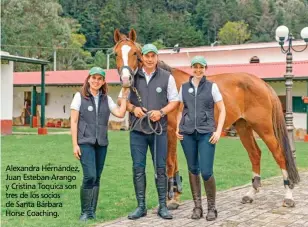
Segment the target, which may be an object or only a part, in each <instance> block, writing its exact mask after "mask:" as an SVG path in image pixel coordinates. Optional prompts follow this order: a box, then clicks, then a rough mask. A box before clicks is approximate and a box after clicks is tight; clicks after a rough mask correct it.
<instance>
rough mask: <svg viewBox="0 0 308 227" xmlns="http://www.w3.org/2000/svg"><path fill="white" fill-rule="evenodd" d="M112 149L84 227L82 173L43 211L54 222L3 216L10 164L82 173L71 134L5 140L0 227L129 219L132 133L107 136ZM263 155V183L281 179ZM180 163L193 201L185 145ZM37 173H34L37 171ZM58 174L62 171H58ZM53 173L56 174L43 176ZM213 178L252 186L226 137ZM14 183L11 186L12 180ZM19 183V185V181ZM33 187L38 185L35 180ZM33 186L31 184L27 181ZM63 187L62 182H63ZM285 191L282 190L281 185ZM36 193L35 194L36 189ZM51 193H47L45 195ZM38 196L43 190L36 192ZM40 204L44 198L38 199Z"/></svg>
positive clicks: (302, 163)
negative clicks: (95, 205)
mask: <svg viewBox="0 0 308 227" xmlns="http://www.w3.org/2000/svg"><path fill="white" fill-rule="evenodd" d="M109 140H110V142H111V143H110V145H109V148H108V154H107V159H106V163H105V168H104V171H103V174H102V179H101V190H100V200H99V204H98V210H97V221H96V222H94V221H91V222H88V223H87V224H81V223H79V221H78V217H79V213H80V203H79V186H80V184H81V180H82V173H81V172H79V173H67V175H71V176H76V177H77V180H76V181H75V182H73V183H74V184H76V185H77V189H74V190H53V192H54V193H59V194H60V196H61V199H60V200H59V199H50V201H54V202H63V207H62V208H45V209H48V210H53V211H58V212H59V214H60V216H59V217H58V218H53V217H7V216H4V215H5V211H6V209H7V208H6V207H5V204H6V202H7V201H8V200H9V199H7V198H5V185H6V184H7V183H8V182H7V181H5V178H6V171H5V168H6V166H7V165H18V166H22V165H24V166H25V165H31V164H33V165H37V166H40V165H42V164H49V165H69V164H70V165H73V166H78V167H79V168H80V164H79V161H77V160H76V159H74V157H73V155H72V148H71V138H70V135H48V136H36V135H34V136H33V135H31V136H30V135H13V136H6V137H2V167H1V168H2V172H1V177H2V186H1V187H2V188H1V189H2V192H1V193H2V201H1V202H2V208H1V209H2V226H8V227H11V226H12V227H13V226H14V227H15V226H27V227H28V226H48V227H53V226H54V227H56V226H72V227H73V226H74V227H75V226H76V227H78V226H89V225H91V224H94V223H99V222H104V221H108V220H112V219H115V218H117V217H121V216H126V215H127V214H128V213H129V212H130V211H132V210H133V209H134V208H135V206H136V201H135V195H134V189H133V182H132V168H131V166H132V160H131V157H130V151H129V137H128V132H113V131H111V132H109ZM258 143H259V145H260V148H261V150H262V151H263V153H262V164H261V168H262V170H261V171H262V172H261V174H262V178H268V177H271V176H277V175H280V169H279V168H278V167H277V165H276V163H275V162H274V159H273V158H272V155H271V153H270V152H268V151H267V148H266V147H265V145H264V144H263V143H262V142H261V141H258ZM178 148H179V149H178V159H179V166H180V173H181V175H182V176H183V187H184V192H183V195H182V197H181V199H182V200H188V199H191V194H190V189H189V182H188V178H187V165H186V161H185V158H184V154H183V151H182V148H181V146H180V145H179V146H178ZM296 149H297V151H296V152H297V164H298V167H299V169H301V170H307V169H308V155H307V151H308V144H307V143H304V142H297V143H296ZM149 153H150V152H148V159H147V163H148V165H147V195H146V197H147V205H148V208H153V207H155V206H156V205H157V193H156V188H155V186H154V172H153V165H152V163H151V159H150V154H149ZM34 173H35V172H34ZM56 173H57V174H58V175H60V172H56ZM42 174H44V175H46V174H49V175H50V174H52V173H42ZM215 176H216V181H217V187H218V190H223V189H227V188H231V187H234V186H239V185H243V184H246V183H249V182H250V180H251V165H250V161H249V160H248V155H247V153H246V151H245V150H244V149H243V146H242V145H241V143H240V141H239V140H237V139H227V138H222V139H221V140H220V142H219V144H218V145H217V149H216V157H215ZM12 182H13V181H12ZM19 182H20V181H19ZM34 182H35V181H34ZM28 183H29V181H28ZM58 183H59V181H58ZM63 184H64V183H63ZM281 187H283V186H281ZM30 191H31V190H11V189H9V191H8V192H10V193H14V192H15V193H22V192H26V193H29V192H30ZM32 191H33V190H32ZM45 191H46V192H48V190H44V192H45ZM37 192H39V193H41V192H42V190H41V191H37ZM11 200H12V201H16V200H22V201H35V199H14V200H13V199H11ZM39 200H42V199H39ZM28 209H31V210H39V209H42V208H11V210H13V211H21V210H28Z"/></svg>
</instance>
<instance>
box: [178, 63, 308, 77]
mask: <svg viewBox="0 0 308 227" xmlns="http://www.w3.org/2000/svg"><path fill="white" fill-rule="evenodd" d="M179 69H181V70H183V71H185V72H187V73H191V68H190V67H188V66H186V67H179ZM237 72H246V73H250V74H253V75H256V76H258V77H259V78H262V79H266V78H283V77H284V74H285V73H286V63H284V62H277V63H252V64H234V65H213V66H209V67H208V69H207V72H206V73H207V74H208V75H214V74H220V73H237ZM293 75H294V77H307V79H308V61H298V62H293Z"/></svg>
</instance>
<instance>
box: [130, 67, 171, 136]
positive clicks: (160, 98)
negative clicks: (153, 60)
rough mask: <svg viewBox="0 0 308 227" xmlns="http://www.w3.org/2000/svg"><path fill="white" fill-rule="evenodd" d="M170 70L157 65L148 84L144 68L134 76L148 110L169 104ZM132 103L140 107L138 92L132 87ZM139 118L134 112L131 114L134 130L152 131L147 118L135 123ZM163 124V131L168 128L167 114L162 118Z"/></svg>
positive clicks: (135, 84)
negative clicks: (140, 122)
mask: <svg viewBox="0 0 308 227" xmlns="http://www.w3.org/2000/svg"><path fill="white" fill-rule="evenodd" d="M169 77H170V72H168V71H166V70H164V69H162V68H159V67H157V69H156V71H155V73H154V74H153V75H152V77H151V79H150V81H149V83H148V84H147V82H146V78H145V75H144V74H143V72H142V70H139V71H138V72H137V74H136V75H135V78H134V86H135V87H136V89H137V90H138V92H139V95H140V96H141V99H142V105H143V107H145V108H146V109H147V110H148V111H150V110H160V109H162V108H163V107H165V106H166V105H167V104H168V97H167V89H168V82H169ZM129 100H130V103H131V104H133V105H135V106H137V107H140V103H139V101H138V98H137V95H136V93H135V92H134V91H133V90H132V89H131V91H130V98H129ZM137 119H138V118H136V117H135V115H134V114H133V113H130V115H129V122H130V127H133V128H134V130H136V131H140V132H142V131H143V130H142V129H144V130H145V131H150V127H149V125H148V122H147V120H146V119H145V120H144V121H143V123H142V126H141V125H140V124H137V125H136V124H135V123H136V120H137ZM160 123H161V124H162V127H163V131H166V130H167V116H165V117H163V118H161V119H160Z"/></svg>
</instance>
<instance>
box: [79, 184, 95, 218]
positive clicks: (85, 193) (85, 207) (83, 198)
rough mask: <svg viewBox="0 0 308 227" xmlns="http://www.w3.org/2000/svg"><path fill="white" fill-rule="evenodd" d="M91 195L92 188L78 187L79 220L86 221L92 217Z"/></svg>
mask: <svg viewBox="0 0 308 227" xmlns="http://www.w3.org/2000/svg"><path fill="white" fill-rule="evenodd" d="M92 196H93V189H84V188H82V187H81V189H80V202H81V215H80V218H79V220H80V221H87V220H88V219H93V209H92V206H91V202H92Z"/></svg>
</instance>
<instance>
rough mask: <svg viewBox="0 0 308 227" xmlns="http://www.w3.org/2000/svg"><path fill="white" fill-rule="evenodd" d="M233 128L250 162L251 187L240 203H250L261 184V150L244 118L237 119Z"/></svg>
mask: <svg viewBox="0 0 308 227" xmlns="http://www.w3.org/2000/svg"><path fill="white" fill-rule="evenodd" d="M235 128H236V130H237V133H238V135H239V137H240V139H241V141H242V144H243V145H244V147H245V149H246V150H247V152H248V156H249V159H250V162H251V164H252V187H251V188H250V189H249V191H248V192H247V193H246V195H245V196H244V197H243V198H242V203H251V202H252V201H253V199H254V196H255V194H256V193H257V192H258V191H259V187H260V186H261V177H260V159H261V150H260V148H259V146H258V144H257V143H256V140H255V138H254V136H253V130H252V128H251V127H250V126H249V125H248V124H247V122H246V121H245V120H244V119H240V120H238V121H237V122H236V124H235Z"/></svg>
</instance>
